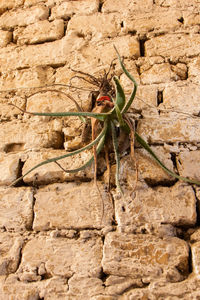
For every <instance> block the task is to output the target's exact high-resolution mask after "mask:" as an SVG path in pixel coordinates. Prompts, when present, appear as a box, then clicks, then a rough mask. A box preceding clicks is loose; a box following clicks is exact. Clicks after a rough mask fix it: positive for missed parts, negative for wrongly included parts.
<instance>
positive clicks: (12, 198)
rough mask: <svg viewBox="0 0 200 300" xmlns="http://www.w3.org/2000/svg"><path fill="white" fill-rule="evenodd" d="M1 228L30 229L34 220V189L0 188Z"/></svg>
mask: <svg viewBox="0 0 200 300" xmlns="http://www.w3.org/2000/svg"><path fill="white" fill-rule="evenodd" d="M0 203H1V205H0V228H4V229H6V230H7V231H20V230H21V231H22V230H27V229H30V228H31V226H32V220H33V191H32V190H31V189H30V188H15V189H12V188H0Z"/></svg>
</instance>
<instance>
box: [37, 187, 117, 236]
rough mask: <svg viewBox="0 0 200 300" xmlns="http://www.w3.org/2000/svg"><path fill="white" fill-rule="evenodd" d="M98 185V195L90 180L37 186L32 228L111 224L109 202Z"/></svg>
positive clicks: (46, 228) (82, 226) (90, 226)
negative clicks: (80, 182) (38, 187)
mask: <svg viewBox="0 0 200 300" xmlns="http://www.w3.org/2000/svg"><path fill="white" fill-rule="evenodd" d="M98 186H99V190H100V193H101V194H99V193H98V190H97V188H96V187H95V185H94V183H93V182H91V183H82V184H76V183H64V184H54V185H51V186H48V187H46V188H41V189H39V190H38V191H37V193H36V195H35V198H36V203H35V206H34V212H35V219H34V224H33V227H34V230H37V231H40V230H49V229H54V228H58V229H59V228H61V229H62V228H78V229H83V228H99V227H101V226H106V225H111V223H112V215H113V211H112V203H111V201H110V198H109V196H108V195H107V193H106V192H105V191H104V190H103V186H102V185H100V184H99V183H98ZM102 201H103V203H102ZM47 202H48V207H47V205H46V204H47ZM102 205H104V211H103V210H102V209H103V207H102Z"/></svg>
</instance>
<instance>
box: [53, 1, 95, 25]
mask: <svg viewBox="0 0 200 300" xmlns="http://www.w3.org/2000/svg"><path fill="white" fill-rule="evenodd" d="M98 8H99V1H98V0H84V1H67V2H62V3H60V4H58V5H56V6H55V7H53V8H52V12H51V17H50V19H51V20H53V19H60V18H62V19H68V18H69V17H71V16H73V15H74V14H76V15H92V14H94V13H96V12H97V11H98Z"/></svg>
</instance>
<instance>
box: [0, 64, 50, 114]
mask: <svg viewBox="0 0 200 300" xmlns="http://www.w3.org/2000/svg"><path fill="white" fill-rule="evenodd" d="M53 75H54V70H53V68H51V67H48V66H47V67H45V66H36V67H33V68H31V69H25V70H14V71H11V72H6V70H5V72H3V73H2V74H1V76H0V91H6V90H9V89H15V88H16V89H17V88H19V89H20V88H32V87H40V86H44V85H48V84H51V83H53ZM16 105H18V104H17V103H16ZM10 109H11V107H10Z"/></svg>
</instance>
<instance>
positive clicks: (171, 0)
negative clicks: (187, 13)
mask: <svg viewBox="0 0 200 300" xmlns="http://www.w3.org/2000/svg"><path fill="white" fill-rule="evenodd" d="M155 4H156V5H160V6H162V7H176V8H189V7H190V8H193V9H194V10H195V8H197V7H198V6H199V3H198V1H196V0H191V1H190V2H188V1H181V0H165V1H163V0H155Z"/></svg>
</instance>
